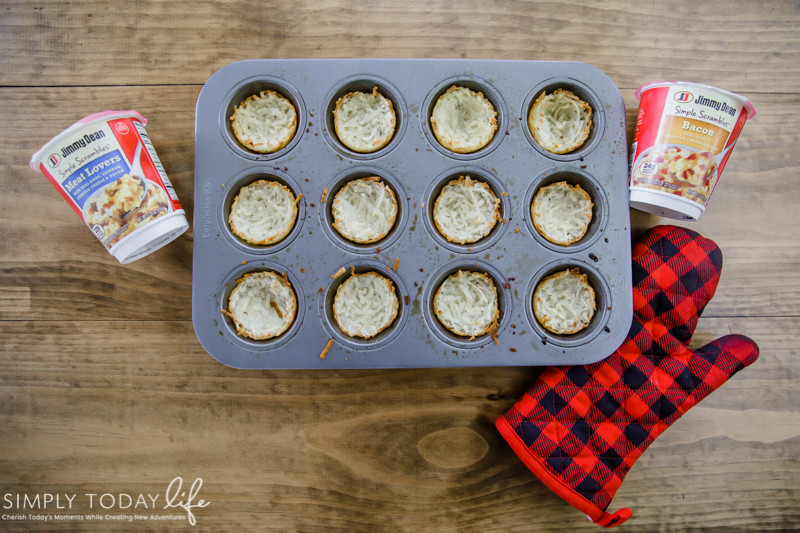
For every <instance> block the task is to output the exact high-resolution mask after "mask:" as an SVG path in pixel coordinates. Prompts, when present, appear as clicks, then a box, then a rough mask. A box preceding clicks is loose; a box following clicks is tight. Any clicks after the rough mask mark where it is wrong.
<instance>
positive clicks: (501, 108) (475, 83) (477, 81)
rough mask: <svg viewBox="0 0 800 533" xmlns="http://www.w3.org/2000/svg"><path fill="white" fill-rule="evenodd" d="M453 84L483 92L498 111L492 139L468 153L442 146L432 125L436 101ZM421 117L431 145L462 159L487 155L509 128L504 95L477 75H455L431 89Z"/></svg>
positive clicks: (501, 139)
mask: <svg viewBox="0 0 800 533" xmlns="http://www.w3.org/2000/svg"><path fill="white" fill-rule="evenodd" d="M453 85H455V86H457V87H466V88H467V89H470V90H472V91H474V92H476V93H478V92H479V93H483V96H484V97H485V98H486V99H487V100H489V102H491V103H492V105H493V106H494V110H495V111H496V112H497V117H496V119H497V130H495V132H494V137H492V140H491V141H489V144H487V145H486V146H484V147H483V148H481V149H480V150H476V151H474V152H470V153H468V154H461V153H458V152H453V151H452V150H449V149H447V148H445V147H444V146H442V143H440V142H439V140H438V139H437V138H436V135H435V134H434V133H433V129H432V127H431V115H433V108H434V107H436V102H437V101H438V100H439V97H440V96H442V95H443V94H444V93H445V92H447V89H449V88H450V87H452V86H453ZM420 118H421V119H422V132H423V133H424V134H425V137H426V138H427V139H428V142H429V143H431V146H433V147H434V148H435V149H436V150H438V151H439V152H440V153H442V154H444V155H446V156H447V157H450V158H452V159H458V160H460V161H471V160H474V159H480V158H482V157H486V156H487V155H489V154H490V153H491V152H493V151H494V150H495V149H496V148H497V147H498V146H499V145H500V143H501V142H503V138H504V137H505V131H506V130H507V129H508V110H507V108H506V104H505V102H504V101H503V97H502V96H500V93H499V92H498V91H497V89H495V88H494V87H492V86H491V85H490V84H489V82H487V81H486V80H484V79H481V78H479V77H477V76H454V77H452V78H448V79H446V80H444V81H442V82H440V83H439V84H438V85H436V86H435V87H434V88H433V89H431V91H430V92H429V93H428V95H427V96H426V97H425V101H424V102H423V103H422V112H421V113H420Z"/></svg>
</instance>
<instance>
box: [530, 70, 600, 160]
mask: <svg viewBox="0 0 800 533" xmlns="http://www.w3.org/2000/svg"><path fill="white" fill-rule="evenodd" d="M553 85H558V86H559V87H557V88H559V89H562V88H566V89H567V90H571V88H570V87H569V86H570V85H572V86H575V87H578V89H580V90H581V91H583V92H585V93H586V94H588V95H589V99H590V100H591V102H587V103H588V104H589V105H590V106H591V107H592V129H591V131H590V132H589V138H587V139H586V141H584V144H582V145H581V146H580V147H578V148H577V149H575V150H573V151H571V152H567V153H566V154H555V153H553V152H551V151H549V150H545V148H544V147H543V146H542V145H540V144H539V143H538V142H536V139H534V138H533V133H532V132H531V130H530V127H528V114H529V112H530V110H531V107H533V102H534V101H535V100H536V98H537V97H538V96H539V94H540V93H541V92H542V91H544V90H545V89H546V88H547V87H551V86H553ZM576 96H577V95H576ZM519 121H520V122H521V124H520V127H521V129H522V131H523V134H524V135H525V138H526V139H528V142H529V143H530V145H531V146H532V147H533V148H534V149H535V150H536V151H537V152H539V153H540V154H542V155H543V156H545V157H547V158H548V159H552V160H554V161H559V162H567V161H574V160H576V159H579V160H581V161H583V158H584V157H586V156H588V155H589V154H591V153H592V152H593V151H594V149H595V148H597V146H598V145H599V144H600V141H601V139H602V138H603V136H604V135H605V131H606V122H605V110H604V109H603V105H602V103H601V100H600V98H598V96H597V93H595V92H594V91H593V90H592V89H591V88H590V87H588V86H587V85H586V84H584V83H583V82H581V81H578V80H576V79H574V78H571V77H569V76H555V77H552V78H548V79H546V80H543V81H541V82H540V83H538V84H536V85H535V86H534V87H533V88H532V89H531V90H530V92H529V93H528V94H527V95H526V96H525V98H524V99H523V101H522V109H521V111H520V116H519ZM587 141H588V142H587Z"/></svg>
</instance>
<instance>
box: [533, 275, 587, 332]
mask: <svg viewBox="0 0 800 533" xmlns="http://www.w3.org/2000/svg"><path fill="white" fill-rule="evenodd" d="M595 309H597V307H596V303H595V295H594V289H592V286H591V285H589V282H588V281H587V278H586V274H581V273H580V270H578V269H577V268H574V269H572V270H565V271H564V272H558V273H557V274H553V275H552V276H548V277H546V278H544V280H542V281H541V282H540V283H539V285H538V286H537V287H536V290H535V291H534V292H533V313H534V315H535V316H536V320H538V321H539V324H541V325H542V327H544V328H545V329H546V330H548V331H551V332H553V333H558V334H559V335H565V334H570V333H577V332H579V331H580V330H582V329H584V328H585V327H586V326H588V325H589V322H591V320H592V317H593V316H594V312H595Z"/></svg>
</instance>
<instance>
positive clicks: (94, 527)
mask: <svg viewBox="0 0 800 533" xmlns="http://www.w3.org/2000/svg"><path fill="white" fill-rule="evenodd" d="M0 27H1V28H2V30H0V117H2V120H1V121H0V364H1V365H2V366H1V368H2V370H0V494H2V495H5V494H12V495H13V494H29V495H31V496H32V495H34V494H37V493H38V494H43V493H51V494H56V493H61V494H75V493H77V494H80V495H83V494H86V493H97V494H103V493H106V492H107V493H112V494H119V493H127V494H132V495H133V496H134V499H135V498H136V496H137V495H138V494H139V493H151V494H157V493H161V494H162V498H163V494H164V492H165V489H166V486H167V484H168V483H169V481H170V480H172V479H173V478H174V477H175V476H182V477H183V478H184V480H186V481H187V483H190V482H191V481H192V480H194V479H195V478H197V477H201V478H202V479H203V482H204V484H203V487H202V490H201V494H200V496H201V497H202V498H203V499H205V500H206V501H209V502H211V503H210V505H209V506H208V507H207V508H205V509H200V510H195V515H196V516H197V526H196V527H195V529H197V530H209V531H237V532H238V531H254V530H260V531H307V532H339V531H342V532H344V531H347V532H350V531H363V532H383V531H387V532H395V531H397V532H418V531H435V532H467V531H469V532H473V531H474V532H509V531H514V532H527V531H569V532H574V531H599V529H598V528H597V526H594V525H591V524H589V523H588V522H587V520H586V518H585V516H583V515H582V514H581V513H580V512H578V511H576V510H575V509H573V508H572V507H570V506H569V505H568V504H567V503H565V502H563V501H562V500H561V499H560V498H558V497H557V496H556V495H554V494H553V493H551V492H550V490H548V489H547V488H546V487H545V486H544V485H543V484H542V483H541V482H540V481H538V480H537V479H536V478H535V477H534V476H533V475H532V474H531V473H530V472H529V471H528V470H527V468H526V467H525V466H524V465H523V464H522V463H521V462H520V461H519V459H518V458H517V457H516V456H515V455H514V454H513V453H512V451H511V449H510V448H509V447H508V446H507V444H506V443H505V441H503V440H502V438H501V437H500V436H499V434H498V433H497V432H496V430H495V429H494V421H495V419H496V418H497V417H498V416H500V415H501V414H502V413H503V412H505V411H506V410H507V409H508V408H509V407H510V406H511V405H512V404H513V403H514V402H515V401H516V399H517V398H518V397H519V396H520V395H521V394H522V393H523V392H524V391H525V390H526V389H527V387H528V386H530V385H531V384H532V383H533V381H534V379H535V378H536V376H537V375H538V374H539V373H540V372H541V369H540V368H534V367H530V368H480V369H441V370H436V369H434V370H394V371H373V370H369V371H366V370H365V371H330V372H308V371H238V370H233V369H231V368H227V367H225V366H223V365H221V364H219V363H217V362H216V361H214V360H213V359H212V358H211V357H210V356H208V355H207V354H206V353H205V351H204V350H203V348H202V347H201V346H200V344H199V343H198V341H197V339H196V337H195V335H194V332H193V330H192V323H191V279H192V271H191V265H192V233H191V230H190V231H189V232H187V233H186V234H185V235H184V236H183V237H181V238H180V239H179V240H177V241H176V242H174V243H173V244H171V245H169V246H168V247H166V248H164V249H162V250H160V251H158V252H156V253H154V254H153V255H151V256H149V257H146V258H145V259H142V260H140V261H137V262H135V263H133V264H131V265H126V266H121V265H119V264H118V263H117V261H116V260H115V259H114V258H112V257H111V256H110V255H109V254H107V253H106V252H105V251H104V250H103V249H102V247H101V246H100V245H99V244H98V242H97V240H96V239H95V237H94V236H93V235H92V234H91V232H89V231H87V230H86V228H85V227H84V225H83V223H82V222H81V221H80V220H79V219H78V218H77V217H76V216H75V214H74V213H73V212H72V210H71V209H70V207H69V206H68V205H67V204H66V202H64V201H63V200H62V199H61V197H60V196H59V194H58V193H57V192H56V191H55V190H54V189H53V187H52V186H51V185H50V184H49V183H48V182H47V180H45V178H44V177H43V176H42V175H40V174H39V173H36V172H33V171H32V170H31V169H30V168H28V160H29V158H30V156H31V154H32V153H33V152H34V151H36V150H38V149H39V147H41V146H42V145H43V144H44V143H45V142H46V141H48V140H49V139H50V138H51V137H52V136H53V135H55V134H56V133H58V132H60V131H61V130H62V129H63V128H65V127H66V126H68V125H69V124H71V123H72V122H74V121H75V120H76V119H78V118H80V117H82V116H84V115H87V114H89V113H92V112H96V111H102V110H106V109H136V110H138V111H139V112H141V113H142V114H143V115H145V116H146V117H148V119H149V120H150V123H149V125H148V133H149V134H150V136H151V137H152V140H153V142H154V144H155V146H156V148H157V150H158V153H159V155H160V156H161V160H162V162H163V164H164V166H165V167H166V170H167V173H168V174H169V176H170V178H171V179H172V182H173V184H174V185H175V189H176V191H177V193H178V195H179V196H180V198H181V200H182V202H183V204H184V205H185V206H186V207H187V213H188V215H189V217H191V214H192V210H193V205H192V198H193V160H194V139H193V131H194V110H195V103H196V99H197V96H198V93H199V92H200V89H201V87H202V84H203V83H204V82H205V80H206V79H208V77H209V76H210V75H211V74H213V73H214V72H215V71H216V70H218V69H219V68H221V67H222V66H224V65H226V64H228V63H230V62H232V61H236V60H239V59H245V58H275V57H286V58H305V57H448V58H488V59H530V60H537V59H539V60H574V61H583V62H586V63H590V64H592V65H594V66H596V67H598V68H600V69H602V70H603V71H605V72H606V73H607V74H608V75H609V76H611V78H612V79H613V80H614V82H615V83H616V84H617V85H618V86H619V88H620V89H621V91H622V94H623V96H624V98H625V104H626V106H627V108H628V132H629V137H630V136H631V135H632V128H633V124H634V120H633V118H634V117H635V113H636V109H637V102H636V100H635V98H634V96H633V92H634V89H635V88H636V87H637V86H639V85H640V84H642V83H644V82H647V81H656V80H662V79H683V80H689V81H696V82H702V83H707V84H711V85H715V86H718V87H722V88H724V89H728V90H730V91H734V92H737V93H740V94H743V95H745V96H747V97H748V98H750V99H751V100H752V102H753V103H754V104H755V106H756V107H757V108H758V109H759V111H760V113H759V115H758V117H756V118H755V119H754V120H753V121H752V122H748V124H747V126H746V127H745V129H744V131H743V133H742V136H741V138H740V140H739V142H738V144H737V147H736V150H735V152H734V153H733V155H732V157H731V159H730V162H729V164H728V166H727V167H726V169H725V175H724V178H723V179H722V182H721V184H720V187H719V188H718V190H717V191H716V192H715V195H714V199H713V200H712V201H711V205H710V207H709V210H708V211H707V212H706V213H705V214H704V215H703V216H702V218H701V220H700V221H699V222H697V223H693V224H687V225H689V226H690V227H692V228H694V229H696V230H698V231H700V232H701V233H702V234H703V235H705V236H706V237H709V238H711V239H714V240H715V241H716V242H717V243H718V244H719V245H720V246H721V248H722V250H723V252H724V256H725V269H724V271H723V275H722V281H721V283H720V286H719V289H718V291H717V295H716V298H715V299H714V300H713V301H712V302H711V304H710V305H709V306H708V308H707V310H706V313H705V316H704V317H703V318H702V319H701V320H700V324H699V327H698V329H697V333H696V335H695V341H694V342H693V346H700V345H702V344H704V343H705V342H708V341H709V340H711V339H713V338H716V337H717V336H719V335H722V334H727V333H729V332H730V331H732V332H734V333H742V334H745V335H749V336H751V337H752V338H753V339H754V340H756V342H758V344H759V345H760V347H761V358H760V359H759V360H758V362H756V363H755V364H754V365H753V366H752V367H750V368H748V369H747V370H745V371H743V372H742V373H740V374H739V375H737V376H735V377H734V378H733V379H732V380H731V381H730V382H729V383H727V384H726V385H725V386H724V387H722V389H721V390H719V391H717V392H716V393H714V394H713V395H711V396H710V397H709V398H708V399H706V400H705V401H704V402H703V403H702V404H701V405H699V406H698V407H696V408H694V409H693V410H692V411H691V412H689V413H688V414H687V415H686V416H684V417H683V418H682V419H681V420H679V421H678V422H677V423H676V424H675V425H674V427H673V428H672V429H670V430H669V431H668V432H667V433H666V434H664V435H663V436H661V437H660V438H659V439H658V440H657V441H656V442H655V444H654V445H653V446H651V448H650V450H649V451H648V452H647V453H646V454H645V455H644V456H643V457H642V458H641V459H640V460H639V461H638V463H637V464H636V465H635V466H634V468H633V469H632V470H631V472H630V474H629V475H628V476H627V479H626V481H625V483H624V484H623V485H622V487H621V489H620V490H619V491H618V492H617V495H616V498H615V499H614V501H613V503H612V506H611V509H618V508H620V507H630V508H631V509H633V511H634V517H633V519H631V520H630V521H629V522H628V523H627V524H625V525H624V526H622V527H621V528H620V530H622V531H646V532H652V531H683V530H687V531H688V530H692V531H699V530H707V529H709V530H719V531H751V530H752V531H756V530H757V531H766V530H770V531H772V530H795V529H796V528H798V527H800V401H799V400H798V387H800V367H799V366H798V361H800V358H799V357H798V343H800V334H799V333H798V331H800V210H798V200H800V164H798V146H800V113H798V110H800V4H798V2H797V1H755V0H751V1H738V2H726V1H709V2H695V1H685V2H658V1H653V0H647V1H643V2H621V1H617V0H613V1H606V2H586V1H575V2H567V3H564V4H556V3H550V2H526V1H521V0H504V1H500V2H485V1H480V0H462V1H460V2H447V1H438V0H412V1H406V2H400V1H397V2H390V1H383V0H373V1H370V2H355V1H352V0H323V1H318V2H313V1H294V2H270V3H261V2H250V1H247V2H245V1H228V2H222V1H208V2H206V1H200V2H197V1H193V2H188V1H171V0H163V1H156V0H149V1H141V2H112V1H109V0H100V1H97V2H67V1H49V0H43V1H40V2H32V1H23V0H20V1H13V0H4V1H2V2H0ZM631 218H632V223H633V228H634V234H635V235H638V234H639V233H641V232H642V231H643V230H644V229H646V228H648V227H651V226H654V225H656V224H659V223H662V222H667V221H662V220H661V219H659V218H657V217H653V216H650V215H645V214H643V213H640V212H636V211H632V212H631ZM308 349H309V350H313V351H319V350H320V349H321V347H320V346H309V347H308ZM12 498H13V497H12ZM80 498H82V496H80V497H79V498H78V500H80ZM94 509H95V510H97V509H98V507H97V504H96V503H95V507H94ZM141 509H142V508H141V507H140V508H139V511H141ZM3 512H4V513H7V512H9V511H6V510H4V511H3ZM62 512H63V511H62ZM73 512H80V513H87V512H89V510H88V504H84V503H79V502H78V501H76V505H75V507H74V508H73ZM119 512H120V513H121V512H122V511H119ZM129 512H130V511H129ZM117 514H119V513H117ZM181 527H188V526H187V525H186V523H185V522H145V521H140V522H107V521H106V522H101V523H95V524H91V523H78V524H75V523H68V522H49V523H40V522H35V521H32V520H26V521H8V520H6V521H3V520H0V530H11V531H13V530H40V529H41V530H44V529H48V530H66V529H76V530H91V531H111V530H113V531H122V530H165V529H179V528H181Z"/></svg>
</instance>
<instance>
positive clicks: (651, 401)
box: [497, 226, 758, 527]
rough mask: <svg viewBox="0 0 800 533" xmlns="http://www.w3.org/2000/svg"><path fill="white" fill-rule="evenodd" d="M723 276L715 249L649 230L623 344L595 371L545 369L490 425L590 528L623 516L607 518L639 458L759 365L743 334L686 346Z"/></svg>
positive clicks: (689, 236) (639, 248)
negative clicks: (699, 405) (742, 373)
mask: <svg viewBox="0 0 800 533" xmlns="http://www.w3.org/2000/svg"><path fill="white" fill-rule="evenodd" d="M721 270H722V253H721V252H720V249H719V248H718V247H717V245H716V244H715V243H714V242H713V241H710V240H708V239H705V238H703V237H701V236H700V235H698V234H697V233H696V232H694V231H690V230H687V229H683V228H678V227H675V226H658V227H656V228H653V229H651V230H649V231H648V232H646V233H645V234H644V235H643V236H642V237H641V239H639V242H638V243H637V244H636V245H635V246H634V247H633V309H634V317H633V323H632V325H631V329H630V332H629V333H628V337H627V339H626V340H625V342H624V343H623V344H622V346H620V347H619V349H618V350H617V351H616V352H614V353H613V354H612V355H611V356H610V357H609V358H608V359H605V360H604V361H600V362H599V363H594V364H591V365H586V366H560V367H550V368H548V369H547V370H545V372H544V373H543V374H542V375H541V377H540V378H539V379H538V381H537V382H536V383H535V384H534V385H533V387H532V388H531V389H530V390H529V391H528V392H526V393H525V395H523V397H522V399H521V400H520V401H519V402H517V403H516V404H515V405H514V407H512V408H511V409H510V410H509V411H508V412H507V413H506V414H505V415H503V416H502V417H500V419H499V420H498V421H497V429H498V430H500V433H501V434H502V435H503V437H504V438H505V439H506V440H507V441H508V443H509V444H510V445H511V448H512V449H513V450H514V452H516V454H517V455H518V456H519V457H520V458H521V459H522V461H523V462H524V463H525V464H526V465H527V467H528V468H529V469H530V470H531V471H532V472H533V473H534V474H535V475H536V476H537V477H538V478H539V479H540V480H542V482H543V483H544V484H545V485H547V486H548V487H549V488H550V489H551V490H552V491H553V492H555V493H556V494H558V495H559V496H560V497H561V498H563V499H565V500H566V501H567V502H569V503H570V504H571V505H572V506H573V507H576V508H577V509H579V510H580V511H583V512H584V513H586V514H587V515H588V517H589V519H590V520H591V521H592V522H594V523H596V524H599V525H601V526H605V527H613V526H617V525H619V524H621V523H623V522H625V521H626V520H627V519H628V518H630V517H631V515H632V513H631V511H630V509H620V510H619V511H617V512H615V513H613V514H609V513H606V512H605V510H606V508H607V507H608V506H609V504H610V503H611V499H612V498H613V497H614V494H615V493H616V491H617V489H618V488H619V487H620V485H621V484H622V480H623V479H625V475H626V474H627V473H628V471H629V470H630V468H631V467H632V466H633V464H634V463H635V462H636V460H637V459H638V458H639V457H640V456H641V455H642V453H643V452H644V451H645V450H646V449H647V447H648V446H650V444H652V443H653V441H654V440H655V439H656V437H658V436H659V435H660V434H661V433H663V432H664V431H665V430H666V429H667V428H668V427H669V426H670V425H671V424H672V423H673V422H675V421H676V420H677V419H678V418H680V417H681V415H682V414H683V413H685V412H686V411H688V410H689V409H691V408H692V407H693V406H694V405H696V404H697V403H698V402H699V401H700V400H702V399H703V398H705V397H706V396H708V395H709V394H710V393H711V392H713V391H714V390H716V389H717V388H718V387H720V386H721V385H722V384H723V383H725V381H727V380H728V378H730V377H731V376H733V375H734V374H736V373H737V372H738V371H739V370H741V369H743V368H744V367H746V366H748V365H750V364H751V363H753V362H754V361H755V360H756V359H757V358H758V346H757V345H756V344H755V343H754V342H753V341H752V340H750V339H748V338H747V337H743V336H741V335H726V336H724V337H722V338H720V339H717V340H715V341H713V342H711V343H709V344H707V345H705V346H703V347H702V348H700V349H699V350H696V351H692V350H690V349H689V348H688V347H687V346H688V344H689V341H690V340H691V338H692V334H693V333H694V330H695V327H696V326H697V320H698V318H699V317H700V314H701V313H702V312H703V309H704V308H705V306H706V304H707V303H708V302H709V300H711V298H712V297H713V296H714V291H715V290H716V288H717V283H718V281H719V275H720V271H721Z"/></svg>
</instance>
